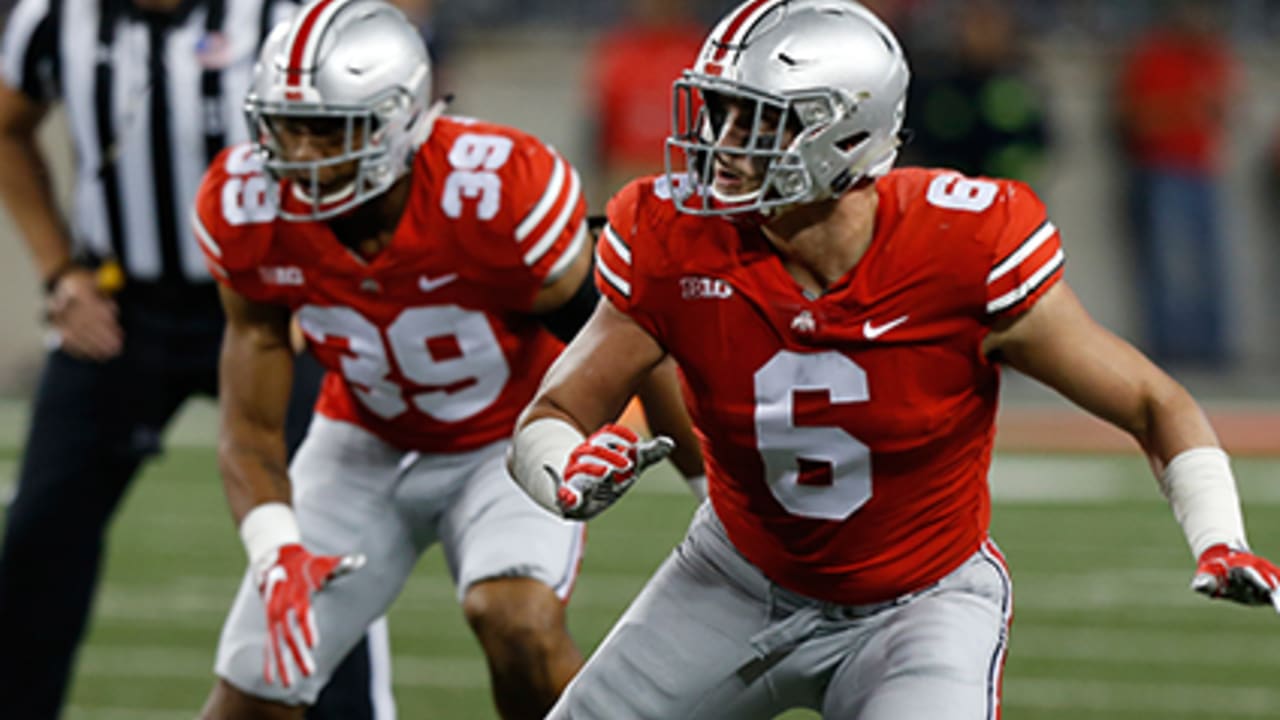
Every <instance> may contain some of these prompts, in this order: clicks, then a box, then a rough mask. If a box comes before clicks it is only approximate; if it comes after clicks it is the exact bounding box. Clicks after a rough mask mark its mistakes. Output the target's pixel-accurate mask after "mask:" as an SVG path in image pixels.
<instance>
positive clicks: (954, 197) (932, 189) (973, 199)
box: [925, 175, 1000, 212]
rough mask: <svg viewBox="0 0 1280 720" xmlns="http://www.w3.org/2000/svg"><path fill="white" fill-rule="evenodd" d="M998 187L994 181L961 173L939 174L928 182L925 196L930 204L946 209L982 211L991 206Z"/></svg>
mask: <svg viewBox="0 0 1280 720" xmlns="http://www.w3.org/2000/svg"><path fill="white" fill-rule="evenodd" d="M999 191H1000V189H999V188H998V187H996V184H995V183H992V182H987V181H986V180H974V179H973V178H967V177H964V176H963V175H939V176H938V177H936V178H934V179H933V182H931V183H929V192H928V193H927V194H926V195H925V198H926V199H927V200H928V201H929V204H930V205H936V206H937V207H940V208H943V209H946V210H965V211H968V212H982V211H983V210H986V209H987V208H988V207H991V202H992V201H993V200H995V199H996V193H997V192H999Z"/></svg>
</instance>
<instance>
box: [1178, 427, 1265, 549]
mask: <svg viewBox="0 0 1280 720" xmlns="http://www.w3.org/2000/svg"><path fill="white" fill-rule="evenodd" d="M1160 489H1161V491H1163V492H1164V495H1165V497H1167V498H1168V499H1169V507H1171V508H1172V509H1173V516H1174V517H1175V518H1177V520H1178V524H1179V525H1181V526H1182V532H1183V533H1184V534H1185V535H1186V536H1187V544H1188V545H1190V546H1191V552H1192V554H1194V555H1195V557H1197V558H1199V557H1200V554H1201V553H1203V552H1204V551H1205V550H1207V549H1209V548H1210V547H1212V546H1214V545H1217V544H1219V543H1225V544H1227V545H1228V546H1230V547H1233V548H1237V549H1246V548H1248V546H1249V545H1248V542H1247V541H1246V540H1245V535H1244V518H1243V517H1242V516H1241V515H1240V497H1239V495H1238V494H1237V493H1236V481H1235V478H1234V477H1233V476H1232V475H1231V462H1230V460H1229V459H1228V458H1227V454H1226V453H1225V452H1223V451H1222V449H1221V448H1216V447H1198V448H1191V449H1190V450H1184V451H1182V452H1180V453H1178V455H1177V456H1176V457H1174V458H1173V459H1172V460H1170V461H1169V464H1168V465H1167V466H1166V467H1165V469H1164V472H1163V473H1161V474H1160Z"/></svg>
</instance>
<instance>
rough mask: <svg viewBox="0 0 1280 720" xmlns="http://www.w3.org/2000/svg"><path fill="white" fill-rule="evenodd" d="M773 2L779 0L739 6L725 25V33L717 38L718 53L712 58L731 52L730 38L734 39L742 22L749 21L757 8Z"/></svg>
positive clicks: (716, 58)
mask: <svg viewBox="0 0 1280 720" xmlns="http://www.w3.org/2000/svg"><path fill="white" fill-rule="evenodd" d="M773 2H777V0H755V2H752V3H748V4H746V5H741V6H739V7H738V10H737V12H736V13H735V14H734V16H733V19H732V20H730V21H729V24H728V26H726V27H725V29H724V34H723V35H721V36H720V37H719V38H718V39H717V40H716V53H715V55H714V56H712V58H711V59H712V60H723V59H724V56H725V53H727V52H729V41H730V39H732V38H733V36H734V35H737V34H738V30H740V29H741V28H742V24H743V23H745V22H746V21H747V18H749V17H751V16H752V15H754V14H755V12H756V10H759V9H760V8H762V7H764V6H765V5H768V4H769V3H773Z"/></svg>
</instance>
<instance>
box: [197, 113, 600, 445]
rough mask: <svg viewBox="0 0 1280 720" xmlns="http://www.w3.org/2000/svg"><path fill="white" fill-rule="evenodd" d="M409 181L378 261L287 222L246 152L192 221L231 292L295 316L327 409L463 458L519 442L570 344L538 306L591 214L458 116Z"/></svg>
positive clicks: (206, 190) (499, 136)
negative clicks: (520, 428)
mask: <svg viewBox="0 0 1280 720" xmlns="http://www.w3.org/2000/svg"><path fill="white" fill-rule="evenodd" d="M410 182H411V186H410V197H409V201H408V204H407V206H406V209H405V211H404V215H403V216H402V217H401V219H400V223H399V225H398V227H397V228H396V230H395V234H394V236H393V237H392V240H391V242H390V244H389V245H388V246H387V247H386V248H384V249H383V250H382V252H381V253H380V254H379V255H377V256H376V257H374V258H373V259H372V260H368V261H365V260H363V259H361V258H360V257H359V256H357V255H356V254H355V253H353V252H351V251H349V250H348V249H347V248H346V247H344V246H343V245H342V244H341V243H340V242H339V241H338V240H337V238H336V237H335V236H334V235H333V233H332V232H331V231H330V230H329V227H328V226H327V225H326V224H325V223H323V222H287V221H284V220H282V219H278V218H276V213H275V205H274V203H273V202H272V200H271V199H270V195H269V193H268V189H269V188H270V186H271V183H272V181H271V180H270V179H269V178H267V177H266V176H264V175H263V173H262V170H261V167H260V165H259V163H258V162H257V161H256V159H255V158H254V156H253V155H252V154H251V152H250V147H249V146H248V145H241V146H237V147H233V148H229V149H228V150H226V151H224V152H223V153H222V154H221V155H220V156H219V157H218V158H217V159H216V160H215V161H214V163H213V165H212V166H210V168H209V171H208V172H207V173H206V175H205V178H204V182H203V184H202V186H201V188H200V192H199V195H198V196H197V198H196V207H195V214H194V223H193V224H194V228H195V232H196V234H197V236H198V238H199V240H200V245H201V247H202V248H203V250H204V252H205V256H206V259H207V261H208V264H209V267H210V269H211V270H212V271H213V274H214V276H215V277H216V278H217V279H218V281H219V282H221V283H223V284H225V285H227V286H228V287H230V288H232V289H234V290H235V291H236V292H238V293H240V294H241V295H244V296H245V297H247V298H249V299H250V300H253V301H257V302H264V303H274V304H280V305H285V306H288V307H289V308H291V309H294V310H296V311H297V313H298V319H299V322H300V324H301V326H302V330H303V332H304V333H305V335H306V339H307V343H308V345H309V346H310V348H311V350H312V351H313V352H314V353H315V355H316V356H317V357H318V358H319V359H320V361H321V362H322V363H323V364H324V366H325V367H326V368H327V369H328V370H329V373H328V374H327V375H326V377H325V381H324V386H323V389H322V391H321V395H320V399H319V401H318V403H317V406H316V411H317V412H319V413H321V414H323V415H325V416H327V417H330V418H334V419H337V420H344V421H348V422H352V423H356V424H358V425H360V426H361V427H364V428H366V429H368V430H370V431H371V432H373V433H374V434H376V435H377V436H379V437H381V438H382V439H384V440H386V441H387V442H388V443H391V444H392V445H394V446H396V447H399V448H402V449H406V450H420V451H424V452H432V453H435V452H460V451H465V450H469V449H472V448H475V447H479V446H481V445H485V444H487V443H490V442H493V441H495V440H499V439H501V438H504V437H508V436H509V435H510V433H511V428H512V426H513V425H514V424H515V419H516V416H517V414H518V413H519V412H520V410H521V409H522V408H523V407H524V405H525V403H527V402H528V400H529V398H530V397H531V396H532V394H533V391H534V389H535V388H536V387H537V384H538V381H539V380H540V379H541V377H542V374H543V372H545V370H546V368H547V366H548V365H549V364H550V363H551V361H552V360H553V359H554V358H555V356H556V354H557V353H558V352H559V350H560V348H561V347H562V345H561V343H560V342H559V341H558V340H556V339H555V338H554V337H553V336H552V335H551V334H550V333H548V332H547V331H546V330H545V329H543V327H542V326H541V324H540V323H539V322H538V321H537V320H536V319H535V318H534V317H532V316H531V315H529V309H530V306H531V304H532V302H533V299H534V296H535V295H536V294H537V292H538V291H539V290H540V289H541V288H542V287H543V286H544V285H545V284H546V283H548V282H549V281H551V280H554V279H555V278H557V277H558V276H559V275H560V274H561V273H562V272H564V271H565V270H566V269H567V268H568V267H569V265H570V264H571V262H572V261H573V259H574V258H575V257H576V256H577V255H578V254H579V252H580V251H581V250H582V247H583V243H585V242H587V230H586V224H585V215H586V207H585V204H584V202H583V200H582V195H581V192H580V183H579V179H578V174H577V173H576V172H575V171H574V169H573V168H572V167H571V166H570V165H569V164H568V163H567V162H566V161H565V160H564V159H563V158H561V157H560V156H559V155H558V154H557V153H556V152H555V151H553V150H552V149H550V148H548V147H547V146H545V145H544V144H542V143H541V142H540V141H538V140H537V139H536V138H533V137H531V136H529V135H526V134H524V133H521V132H519V131H517V130H514V129H511V128H507V127H502V126H498V125H491V124H486V123H480V122H471V121H465V120H461V119H457V118H448V117H445V118H441V119H439V120H438V121H437V122H436V124H435V127H434V129H433V131H432V134H431V136H430V138H429V139H428V140H427V142H425V143H424V144H423V145H422V147H421V148H420V149H419V151H418V154H417V156H416V157H415V159H414V162H413V167H412V170H411V180H410ZM281 194H282V195H284V193H281ZM281 202H284V203H297V202H299V201H298V200H297V199H296V198H292V197H284V198H283V199H282V200H281ZM286 207H290V206H288V205H286Z"/></svg>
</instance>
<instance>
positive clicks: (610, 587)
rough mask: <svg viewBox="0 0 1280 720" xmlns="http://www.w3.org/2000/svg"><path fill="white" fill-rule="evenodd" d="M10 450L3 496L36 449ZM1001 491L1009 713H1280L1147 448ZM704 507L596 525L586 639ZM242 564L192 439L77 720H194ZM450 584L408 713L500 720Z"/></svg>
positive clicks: (167, 481) (1269, 522) (413, 610)
mask: <svg viewBox="0 0 1280 720" xmlns="http://www.w3.org/2000/svg"><path fill="white" fill-rule="evenodd" d="M6 441H7V446H0V485H4V484H5V483H7V482H8V479H9V478H10V477H11V476H12V475H13V464H14V462H15V461H16V459H17V457H18V454H19V450H18V449H17V448H15V447H14V445H15V444H16V443H14V442H13V441H12V438H6ZM1236 468H1237V473H1238V475H1239V479H1240V485H1241V493H1242V495H1243V497H1244V500H1245V504H1246V520H1247V522H1248V525H1249V528H1250V533H1251V539H1252V541H1253V544H1254V546H1255V547H1256V548H1258V549H1260V550H1262V551H1265V552H1267V553H1268V554H1270V555H1272V556H1280V462H1276V461H1264V460H1244V461H1237V463H1236ZM993 487H994V493H995V497H996V505H995V511H994V522H993V524H994V536H995V538H996V540H997V541H998V542H999V543H1000V545H1001V546H1002V548H1003V549H1004V551H1005V553H1006V555H1007V557H1008V560H1009V562H1010V564H1011V566H1012V569H1013V575H1014V581H1015V614H1016V617H1015V622H1014V630H1013V638H1012V644H1011V650H1010V656H1009V661H1008V665H1007V670H1006V675H1005V694H1004V697H1005V714H1004V717H1005V718H1009V719H1011V720H1022V719H1028V720H1031V719H1035V720H1068V719H1070V720H1080V719H1081V718H1097V719H1099V720H1106V719H1111V718H1114V719H1116V720H1121V719H1123V720H1140V719H1149V720H1156V719H1157V718H1160V719H1161V720H1168V719H1170V718H1188V719H1190V718H1197V719H1203V718H1212V719H1214V720H1222V719H1228V718H1275V717H1280V617H1277V615H1276V613H1275V612H1274V611H1271V610H1269V609H1259V608H1240V607H1236V606H1232V605H1228V604H1225V603H1216V602H1209V601H1207V600H1205V599H1202V598H1201V597H1199V596H1197V595H1195V594H1193V593H1192V592H1190V591H1189V590H1188V589H1187V583H1188V580H1189V579H1190V572H1191V569H1192V564H1191V558H1190V556H1189V553H1188V551H1187V549H1186V547H1185V545H1184V542H1183V539H1182V536H1181V533H1180V532H1179V531H1178V529H1177V527H1176V525H1175V523H1174V522H1173V520H1172V519H1171V516H1170V514H1169V512H1168V509H1167V507H1166V506H1165V505H1164V502H1163V500H1162V499H1161V498H1160V497H1159V494H1158V492H1157V490H1156V488H1155V484H1154V481H1153V480H1152V479H1151V477H1150V475H1149V474H1148V472H1147V471H1146V468H1145V465H1144V464H1143V462H1142V461H1141V460H1140V459H1139V458H1137V457H1136V455H1135V456H1134V457H1079V456H1076V457H1047V456H1001V457H999V458H998V459H997V461H996V466H995V468H994V470H993ZM692 510H693V505H692V500H691V498H690V497H689V496H688V495H687V494H685V493H684V491H683V489H682V488H681V487H680V486H679V484H678V482H677V481H676V480H675V479H674V477H673V475H672V473H670V471H669V470H668V469H667V468H662V469H660V470H659V471H658V472H656V473H655V474H653V475H646V477H645V478H644V479H643V480H642V484H641V485H640V486H638V487H637V489H636V492H634V493H633V494H631V495H630V496H628V497H627V498H626V499H625V500H624V501H623V502H622V503H620V504H619V505H618V506H617V507H615V508H613V509H611V510H610V511H609V512H608V513H606V514H605V515H603V516H601V517H600V518H599V519H597V520H596V521H593V523H592V525H591V530H590V538H589V543H588V548H587V557H586V561H585V563H584V566H583V569H582V575H581V579H580V581H579V584H578V587H577V589H576V591H575V593H574V596H573V601H572V603H571V605H570V617H571V623H572V630H573V632H574V635H575V637H576V638H577V639H578V641H579V642H580V643H581V645H582V646H583V647H584V648H587V649H589V648H591V647H593V646H594V645H595V643H597V642H598V641H599V640H600V638H601V637H603V635H604V633H605V631H606V630H607V628H608V627H609V625H610V624H611V623H612V621H613V620H614V619H615V618H616V617H617V616H618V614H619V613H620V612H621V611H622V610H623V608H624V607H625V605H626V603H627V601H628V599H629V598H631V597H632V596H634V595H635V593H636V592H637V591H638V590H639V588H640V586H641V585H642V583H643V582H644V580H645V578H646V577H647V576H648V574H649V573H650V572H651V571H652V570H653V569H654V568H655V567H656V566H657V564H658V563H659V562H660V561H661V559H662V558H663V556H664V555H665V554H666V553H667V552H668V551H669V550H670V548H671V547H672V546H673V545H674V544H675V543H676V542H677V541H678V540H679V538H680V537H681V534H682V532H683V529H684V526H685V524H686V523H687V521H688V519H689V517H690V515H691V513H692ZM243 562H244V558H243V554H242V550H241V548H240V545H239V541H238V539H237V537H236V534H235V532H234V531H233V528H232V525H231V521H230V519H229V516H228V514H227V512H226V509H225V504H224V502H223V499H222V490H221V487H220V485H219V480H218V476H217V473H216V470H215V464H214V457H213V451H212V449H210V448H208V447H201V446H200V445H199V444H177V443H175V446H174V447H171V448H170V450H169V451H168V452H167V454H166V455H165V456H164V457H163V458H162V459H160V460H159V461H157V462H155V463H153V464H152V465H151V466H150V468H149V469H148V471H147V472H146V474H145V475H144V477H142V479H141V481H140V482H139V483H137V484H136V485H135V488H134V491H133V493H132V494H131V496H130V497H129V498H128V500H127V501H126V506H125V508H124V510H123V512H122V514H121V516H120V517H119V518H118V521H117V522H116V524H115V529H114V531H113V533H112V535H111V543H110V557H109V561H108V566H107V569H106V576H105V582H104V585H103V588H102V592H101V594H100V596H99V598H98V603H97V612H96V618H95V621H94V623H93V626H92V631H91V635H90V637H89V640H88V643H87V645H86V646H85V647H84V649H83V651H82V653H81V656H80V661H79V670H78V676H77V679H76V682H75V684H74V688H73V691H72V696H71V700H70V708H69V711H68V713H67V715H66V717H67V718H70V720H170V719H172V720H179V719H183V720H185V719H188V718H191V717H192V716H193V715H194V713H195V711H196V710H197V709H198V708H199V706H200V704H201V702H202V700H203V698H204V696H205V693H206V692H207V690H208V688H209V685H210V682H211V678H212V676H211V672H210V666H211V662H212V657H213V649H214V644H215V641H216V638H217V633H218V629H219V626H220V624H221V621H222V618H223V615H224V613H225V612H226V609H227V607H228V605H229V603H230V600H231V597H232V594H233V591H234V589H235V587H236V583H237V582H238V579H239V575H240V572H241V570H242V567H243ZM453 592H454V591H453V588H452V586H451V585H450V583H449V580H448V577H447V575H446V573H445V572H444V570H443V564H442V561H441V558H440V555H439V552H438V551H432V552H430V553H428V555H427V556H426V557H425V558H424V559H423V561H422V563H421V564H420V566H419V568H418V571H417V572H416V573H415V575H414V577H413V578H412V580H411V581H410V583H409V585H408V586H407V588H406V590H405V592H404V594H403V595H402V596H401V597H400V600H399V602H398V603H397V604H396V606H395V608H394V610H393V612H392V613H391V616H390V622H391V643H392V651H393V654H394V672H395V676H394V677H395V690H396V695H397V699H398V702H399V710H400V717H401V718H407V719H411V720H417V719H419V718H444V719H448V720H465V719H469V718H492V717H495V714H494V712H493V710H492V709H491V705H490V703H489V700H488V694H487V693H488V691H487V686H486V673H485V669H484V665H483V661H482V659H481V657H480V654H479V652H478V650H477V649H476V647H475V646H474V644H473V642H472V639H471V636H470V634H469V632H468V630H467V629H466V627H465V625H464V622H463V620H462V617H461V614H460V612H459V610H458V608H457V606H456V605H455V603H454V601H453ZM785 717H787V718H789V719H790V720H796V719H798V718H811V717H815V715H814V714H812V713H808V712H799V711H797V712H794V713H791V714H788V715H787V716H785Z"/></svg>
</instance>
